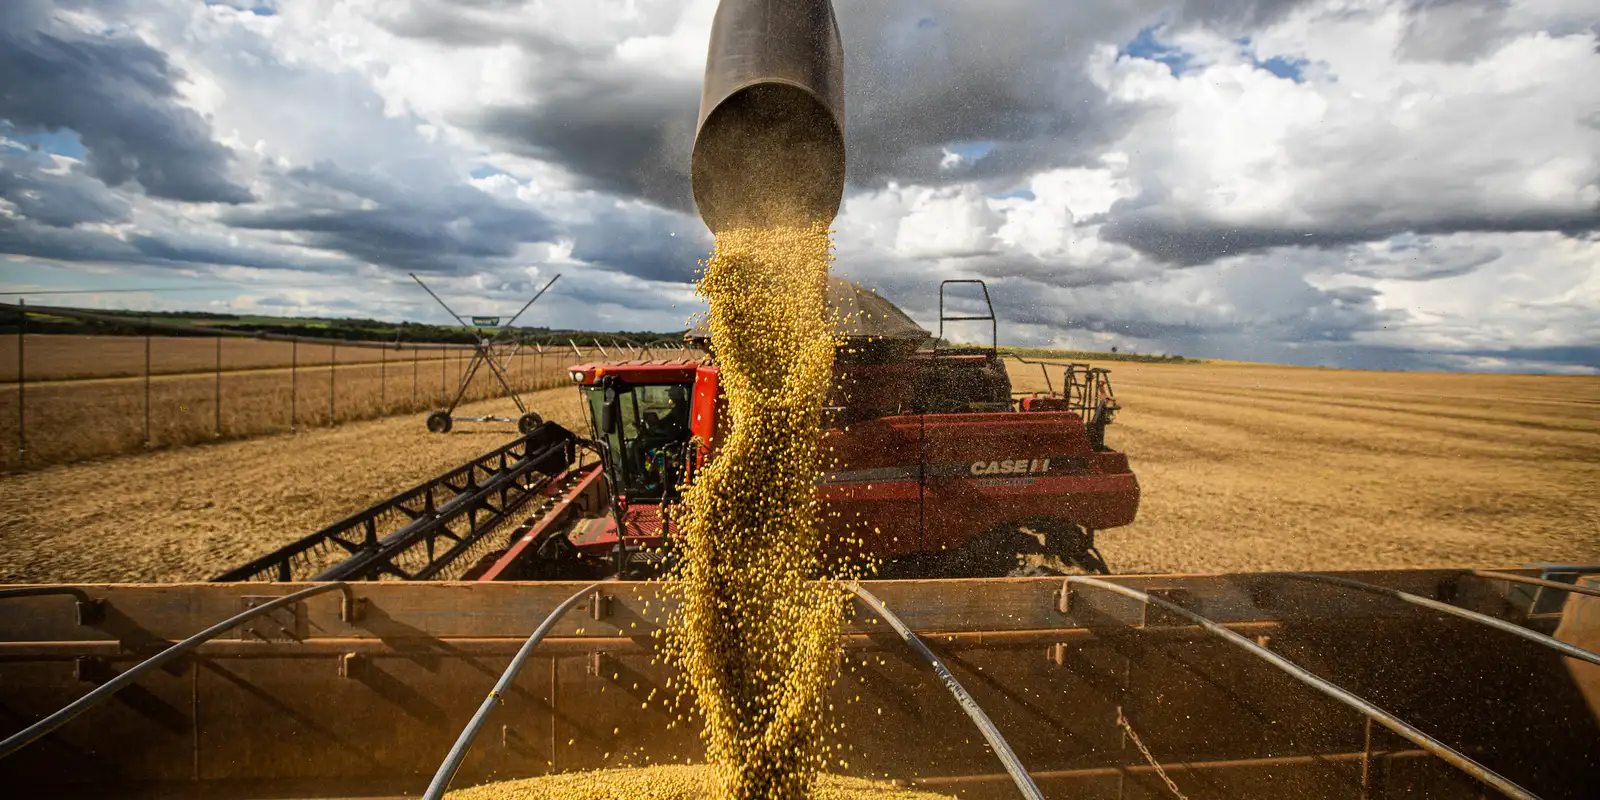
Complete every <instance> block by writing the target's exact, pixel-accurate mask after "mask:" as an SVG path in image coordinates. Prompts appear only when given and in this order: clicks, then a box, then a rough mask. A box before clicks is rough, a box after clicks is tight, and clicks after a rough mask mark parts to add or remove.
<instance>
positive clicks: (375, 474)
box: [0, 387, 587, 583]
mask: <svg viewBox="0 0 1600 800" xmlns="http://www.w3.org/2000/svg"><path fill="white" fill-rule="evenodd" d="M524 398H525V399H530V400H532V405H533V408H535V409H537V410H538V411H539V412H540V413H541V414H544V415H545V416H546V417H548V418H551V419H554V420H556V421H557V422H560V423H562V424H564V425H569V426H571V425H577V424H579V422H581V419H582V418H581V407H580V406H579V402H578V396H577V392H576V391H575V390H573V389H572V388H570V387H568V388H565V389H555V390H548V391H543V392H537V393H534V394H531V395H524ZM465 410H466V412H467V413H471V414H482V413H499V414H506V415H509V414H510V412H514V411H515V410H516V406H514V405H512V403H511V402H510V401H509V400H492V401H488V402H483V403H475V404H472V405H471V406H469V407H466V409H465ZM574 430H587V429H586V428H574ZM514 436H516V430H515V428H514V427H513V426H511V425H505V424H484V425H473V424H462V425H460V426H458V427H457V428H456V429H455V430H453V431H451V432H450V433H448V434H431V433H428V432H427V430H426V429H425V428H424V427H423V421H422V415H421V414H409V415H406V416H401V417H391V418H388V419H381V420H372V421H366V422H356V423H352V424H349V425H343V426H340V427H337V428H323V429H315V430H306V431H302V432H300V433H298V434H292V435H291V434H283V435H278V436H269V437H263V438H258V439H249V440H245V441H232V442H222V443H218V444H210V445H200V446H196V447H187V448H182V449H174V450H168V451H163V452H157V453H149V454H142V455H137V456H130V457H126V458H117V459H109V460H104V461H98V462H93V463H84V464H72V465H67V466H60V467H51V468H47V469H43V470H39V471H36V472H25V473H14V474H11V475H6V476H0V583H39V582H57V581H113V582H144V581H149V582H177V581H203V580H207V579H209V578H211V577H213V576H215V575H217V574H220V573H222V572H224V571H226V570H227V569H228V568H230V567H234V566H237V565H239V564H242V563H244V562H246V561H248V560H250V559H251V558H254V557H256V556H259V555H261V554H263V553H266V552H268V551H270V550H272V549H274V548H277V547H279V546H281V545H284V544H287V543H288V542H291V541H294V540H295V539H298V538H300V537H301V536H304V535H305V534H308V533H310V532H312V531H314V530H316V529H318V528H320V527H322V526H324V525H326V524H328V523H330V522H333V521H335V520H337V519H338V518H340V517H343V516H345V515H347V514H349V513H351V512H353V511H359V510H360V509H363V508H366V507H367V506H369V505H371V504H373V503H375V502H377V501H379V500H382V499H383V498H385V497H388V496H390V495H392V494H394V493H395V492H398V491H400V490H401V489H405V488H407V487H409V486H411V485H414V484H416V483H418V482H420V481H423V480H425V479H427V478H430V477H432V476H434V475H436V474H438V473H440V472H442V471H444V470H446V469H449V468H450V467H453V466H455V465H457V464H460V463H462V462H465V461H466V460H467V459H469V458H472V457H473V456H475V455H478V454H480V453H483V452H486V451H489V450H492V449H494V448H495V447H497V446H499V445H501V444H503V443H505V442H506V441H507V440H509V439H511V438H512V437H514Z"/></svg>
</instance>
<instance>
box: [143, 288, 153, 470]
mask: <svg viewBox="0 0 1600 800" xmlns="http://www.w3.org/2000/svg"><path fill="white" fill-rule="evenodd" d="M150 333H151V331H150V318H149V317H145V318H144V446H145V449H149V447H150Z"/></svg>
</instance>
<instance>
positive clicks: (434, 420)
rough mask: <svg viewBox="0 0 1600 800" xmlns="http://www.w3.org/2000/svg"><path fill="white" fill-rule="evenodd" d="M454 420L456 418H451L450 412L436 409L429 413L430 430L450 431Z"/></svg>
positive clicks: (434, 431) (436, 431)
mask: <svg viewBox="0 0 1600 800" xmlns="http://www.w3.org/2000/svg"><path fill="white" fill-rule="evenodd" d="M453 422H454V420H452V419H450V412H448V411H435V412H433V413H432V414H429V415H428V430H429V431H431V432H433V433H449V432H450V425H451V424H452V423H453Z"/></svg>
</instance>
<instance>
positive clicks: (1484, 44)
mask: <svg viewBox="0 0 1600 800" xmlns="http://www.w3.org/2000/svg"><path fill="white" fill-rule="evenodd" d="M1510 6H1511V4H1510V2H1508V0H1412V2H1411V3H1410V8H1409V9H1408V11H1410V14H1409V18H1408V19H1407V20H1406V29H1405V35H1404V36H1403V37H1402V38H1401V40H1400V55H1401V56H1402V57H1404V58H1407V59H1409V60H1412V61H1456V62H1463V61H1472V60H1474V59H1476V58H1479V57H1481V56H1483V55H1485V54H1487V53H1489V52H1491V51H1492V50H1493V49H1494V48H1495V47H1497V46H1499V45H1500V44H1501V43H1502V42H1504V41H1505V39H1506V38H1507V37H1508V36H1509V35H1510V33H1511V31H1509V30H1507V28H1506V26H1505V17H1506V11H1507V9H1509V8H1510Z"/></svg>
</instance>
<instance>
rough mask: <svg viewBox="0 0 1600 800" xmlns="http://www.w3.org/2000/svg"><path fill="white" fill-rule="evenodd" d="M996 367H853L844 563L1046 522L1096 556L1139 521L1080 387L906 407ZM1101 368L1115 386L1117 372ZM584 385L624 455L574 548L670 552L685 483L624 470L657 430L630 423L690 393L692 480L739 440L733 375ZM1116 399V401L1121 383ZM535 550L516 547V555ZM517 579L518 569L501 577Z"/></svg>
mask: <svg viewBox="0 0 1600 800" xmlns="http://www.w3.org/2000/svg"><path fill="white" fill-rule="evenodd" d="M993 361H994V360H993V359H992V358H986V357H984V356H982V355H972V354H970V353H951V354H948V355H941V354H927V353H919V354H916V355H915V356H913V357H910V358H906V359H903V360H901V361H899V362H897V363H891V364H872V365H852V364H841V365H840V366H839V368H838V369H837V375H836V381H835V391H834V393H833V395H832V397H831V398H830V400H829V405H828V407H827V413H826V416H827V419H826V421H825V424H824V429H823V431H822V437H823V448H822V449H823V452H824V453H828V454H830V455H829V459H830V461H829V463H826V464H825V465H824V469H823V472H822V474H821V476H820V477H819V479H818V482H817V492H818V495H819V497H820V499H821V500H822V501H823V504H824V519H823V523H822V524H823V533H824V540H825V542H826V543H827V548H828V552H829V554H830V555H832V556H835V557H860V556H862V555H870V556H873V557H875V558H876V559H902V558H906V557H913V558H914V557H917V556H921V555H928V554H936V553H944V552H956V551H960V550H961V549H962V548H964V547H968V546H971V545H973V544H975V543H979V542H983V541H985V540H986V539H988V538H993V537H994V536H996V535H1002V536H1003V535H1008V534H1014V532H1015V531H1016V529H1018V528H1019V527H1021V526H1024V525H1026V524H1028V523H1029V522H1030V521H1031V522H1033V523H1038V522H1041V521H1054V522H1055V523H1057V524H1058V525H1059V526H1067V527H1069V528H1071V529H1074V530H1077V529H1081V532H1082V534H1083V535H1086V536H1087V537H1089V538H1088V544H1089V546H1090V547H1092V537H1093V533H1094V532H1095V531H1098V530H1105V529H1108V528H1115V527H1119V526H1123V525H1127V524H1129V523H1131V522H1133V520H1134V517H1135V515H1136V514H1137V511H1138V506H1139V483H1138V480H1137V479H1136V478H1135V477H1134V475H1133V473H1132V471H1131V470H1130V469H1129V467H1128V459H1127V457H1126V456H1125V455H1124V454H1122V453H1120V452H1117V451H1115V450H1111V449H1109V448H1107V447H1105V446H1104V445H1103V444H1097V443H1096V440H1097V437H1095V436H1092V435H1091V425H1090V424H1089V423H1086V420H1085V416H1084V414H1083V413H1081V412H1080V411H1072V410H1066V409H1067V408H1069V407H1071V406H1072V405H1073V404H1074V403H1073V398H1072V397H1070V396H1069V395H1070V394H1071V392H1070V390H1069V391H1068V395H1063V396H1059V397H1055V396H1027V397H1021V398H1018V399H1016V400H1014V401H1012V402H1008V403H1003V404H997V403H995V402H988V403H981V402H980V403H969V404H968V405H971V406H976V407H979V408H981V409H984V410H975V411H965V412H953V413H927V412H918V411H912V412H911V413H906V412H905V411H904V409H906V408H908V407H909V406H910V405H912V400H913V398H914V397H915V396H917V395H919V394H921V395H928V394H930V393H932V394H935V395H936V394H938V387H937V386H933V388H931V389H930V383H929V381H928V380H927V376H928V375H929V374H930V373H938V372H940V371H941V370H944V371H946V372H948V371H949V370H950V369H951V368H963V367H964V368H971V369H976V368H980V367H984V366H985V365H986V364H990V365H991V366H992V364H991V362H993ZM1000 369H1002V370H1003V366H1002V367H1000ZM1095 372H1096V373H1097V374H1096V375H1094V376H1093V377H1094V378H1095V380H1098V381H1100V382H1102V383H1103V382H1104V371H1103V370H1097V371H1095ZM570 375H571V377H572V379H573V381H574V383H575V384H577V386H578V388H579V390H580V391H581V392H583V393H584V396H585V397H586V399H587V400H588V401H589V402H588V405H589V408H590V411H591V413H590V426H591V430H590V435H591V436H592V437H593V441H595V442H597V443H600V444H601V445H602V446H606V445H607V443H608V442H609V448H610V449H609V451H608V452H609V453H610V457H609V458H606V459H603V460H602V462H603V463H602V464H599V465H592V466H591V467H589V469H590V470H592V471H596V472H600V473H601V474H600V475H599V476H598V477H597V478H595V481H596V482H598V485H599V486H600V487H601V488H600V489H599V491H600V492H602V493H603V494H604V495H605V496H607V497H609V502H605V503H603V504H604V505H606V506H607V509H606V511H605V512H603V513H599V514H596V515H593V516H587V517H585V518H584V519H582V520H581V521H579V522H578V523H577V524H576V525H575V526H574V527H573V528H572V529H571V530H569V531H567V533H566V535H567V537H568V539H569V540H570V542H571V544H572V545H573V546H574V547H575V548H576V549H577V550H578V551H579V552H581V553H583V554H584V555H586V556H588V557H592V558H608V557H615V555H616V554H617V553H619V552H627V551H638V550H643V549H648V548H654V547H657V546H658V545H661V544H662V543H663V542H664V541H666V540H667V539H668V538H670V533H671V531H672V511H673V509H674V505H675V501H676V500H677V499H678V498H677V495H676V491H675V487H676V485H677V483H678V482H679V481H680V479H681V478H682V477H685V476H684V474H683V473H681V472H673V473H671V474H670V476H669V478H668V480H667V481H666V482H664V483H662V484H660V485H656V486H654V487H653V488H652V489H651V490H650V491H641V490H640V482H639V481H638V480H637V478H636V476H632V475H629V474H626V470H627V469H628V467H627V465H626V464H625V463H624V462H628V461H629V456H628V455H627V454H628V453H629V452H630V448H631V447H632V439H631V438H630V437H632V436H636V435H642V434H641V433H640V431H642V430H643V429H644V428H643V426H644V425H646V423H644V422H641V426H640V427H637V428H635V427H633V426H632V423H631V422H630V421H629V419H628V418H629V415H630V414H631V415H633V416H637V417H639V418H640V419H642V420H648V419H650V418H651V416H652V415H655V416H656V417H658V418H659V417H660V416H662V414H656V412H655V411H651V410H649V409H651V408H658V409H660V408H668V406H661V405H659V404H658V405H654V406H653V405H652V402H654V401H652V400H651V399H650V398H652V397H666V396H668V394H669V393H671V392H673V391H676V392H677V393H678V395H677V396H678V397H679V398H680V399H682V400H684V401H686V402H685V403H684V405H685V406H686V408H685V411H686V416H687V420H686V422H687V424H686V426H685V427H686V428H687V430H686V431H685V432H684V434H683V436H682V437H681V441H682V442H683V444H684V449H683V451H682V457H683V458H682V463H683V464H684V465H685V466H684V467H683V469H686V470H688V471H689V472H688V475H687V477H688V478H689V479H690V480H692V474H693V470H694V469H696V468H698V467H699V466H701V465H703V464H705V463H707V461H708V460H709V459H713V458H715V457H716V448H717V445H718V443H719V441H720V439H721V436H722V433H723V427H722V426H723V424H724V423H725V416H726V400H725V398H724V397H723V395H722V393H721V391H720V387H719V378H720V375H719V370H718V368H717V367H715V366H712V365H708V364H704V363H700V362H697V361H690V360H674V361H627V362H617V363H589V364H581V365H577V366H574V367H572V368H571V369H570ZM1002 375H1003V373H1002ZM961 377H962V376H960V375H957V379H960V378H961ZM969 377H970V376H969ZM935 383H937V381H935ZM607 387H609V388H611V389H613V390H615V389H617V388H618V387H622V395H623V397H624V398H626V397H629V396H636V397H637V398H638V399H637V400H636V401H635V402H634V403H632V404H631V405H630V404H628V403H626V402H625V401H619V403H618V405H619V408H620V409H621V411H620V413H622V416H623V418H624V419H623V421H621V422H620V423H619V424H618V432H617V434H615V435H612V436H609V437H608V436H607V434H605V433H604V431H603V430H602V420H601V417H602V413H603V411H602V409H603V404H604V403H605V391H606V388H607ZM1006 388H1007V390H1009V380H1006ZM1064 388H1066V387H1065V386H1064ZM1101 394H1103V397H1104V399H1105V400H1109V399H1110V394H1109V385H1108V384H1106V385H1105V387H1104V390H1103V392H1101V393H1100V394H1097V395H1096V396H1101ZM1078 405H1079V406H1081V405H1082V403H1081V402H1079V403H1078ZM641 409H643V410H642V411H641ZM989 409H993V410H989ZM1114 409H1115V405H1114V402H1110V403H1106V402H1102V404H1101V407H1100V408H1099V409H1098V412H1099V413H1100V414H1101V415H1103V421H1102V422H1101V424H1100V430H1101V431H1103V427H1104V423H1105V422H1109V421H1110V419H1109V417H1110V412H1111V410H1114ZM664 413H667V412H663V414H664ZM583 485H585V486H588V485H590V484H589V483H584V484H583ZM652 495H653V496H652ZM619 533H620V535H619ZM619 544H621V545H622V546H621V547H620V548H619V547H618V545H619ZM1080 544H1081V543H1080ZM1002 546H1004V545H1002ZM523 549H526V548H523ZM519 553H522V549H514V551H513V552H508V553H506V554H504V556H503V557H502V558H501V559H500V560H501V561H502V562H504V561H506V560H507V559H510V558H513V557H518V555H519ZM524 555H525V554H524ZM514 572H515V571H514V570H508V569H507V568H506V567H505V566H504V565H503V564H502V565H501V566H500V567H497V568H494V569H491V570H490V571H489V574H490V575H501V574H507V575H510V574H514Z"/></svg>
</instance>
